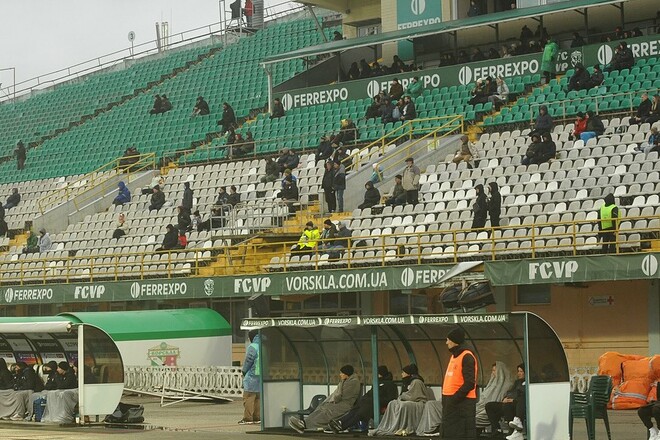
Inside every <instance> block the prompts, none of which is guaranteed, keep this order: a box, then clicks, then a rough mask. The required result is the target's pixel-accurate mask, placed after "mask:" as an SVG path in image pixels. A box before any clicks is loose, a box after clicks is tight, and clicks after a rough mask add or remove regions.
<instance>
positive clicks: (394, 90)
mask: <svg viewBox="0 0 660 440" xmlns="http://www.w3.org/2000/svg"><path fill="white" fill-rule="evenodd" d="M388 95H390V97H391V98H392V99H396V100H397V101H398V100H399V99H400V98H401V96H403V86H402V85H401V83H400V82H399V79H398V78H394V79H393V80H392V83H391V84H390V91H389V93H388Z"/></svg>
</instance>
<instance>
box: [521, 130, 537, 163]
mask: <svg viewBox="0 0 660 440" xmlns="http://www.w3.org/2000/svg"><path fill="white" fill-rule="evenodd" d="M541 149H542V146H541V135H540V134H539V133H536V132H535V133H533V134H532V143H531V144H530V145H529V147H527V151H526V152H525V156H523V158H522V161H521V162H520V163H521V164H522V165H530V164H533V163H540V162H539V157H540V156H539V155H540V152H541Z"/></svg>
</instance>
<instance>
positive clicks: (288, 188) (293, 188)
mask: <svg viewBox="0 0 660 440" xmlns="http://www.w3.org/2000/svg"><path fill="white" fill-rule="evenodd" d="M298 195H299V194H298V179H297V178H296V176H294V175H293V174H291V170H289V169H286V170H284V178H283V179H282V190H281V191H280V192H279V193H277V197H279V198H280V199H282V200H298Z"/></svg>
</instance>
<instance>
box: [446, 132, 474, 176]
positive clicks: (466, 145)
mask: <svg viewBox="0 0 660 440" xmlns="http://www.w3.org/2000/svg"><path fill="white" fill-rule="evenodd" d="M474 157H476V152H475V151H473V149H472V146H471V145H470V142H469V138H468V137H467V135H463V136H461V148H460V149H459V150H458V151H457V152H456V154H454V158H453V159H452V162H454V163H456V164H457V163H460V162H467V164H468V168H472V165H471V164H470V162H471V161H472V159H473V158H474Z"/></svg>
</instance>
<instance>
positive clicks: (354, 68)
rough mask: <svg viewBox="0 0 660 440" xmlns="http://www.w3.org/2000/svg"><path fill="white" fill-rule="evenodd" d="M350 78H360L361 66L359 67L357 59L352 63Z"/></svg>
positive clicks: (349, 71) (349, 72)
mask: <svg viewBox="0 0 660 440" xmlns="http://www.w3.org/2000/svg"><path fill="white" fill-rule="evenodd" d="M348 79H349V80H354V79H360V68H359V67H358V63H357V62H355V61H354V62H353V63H352V64H351V68H350V69H349V70H348Z"/></svg>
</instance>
